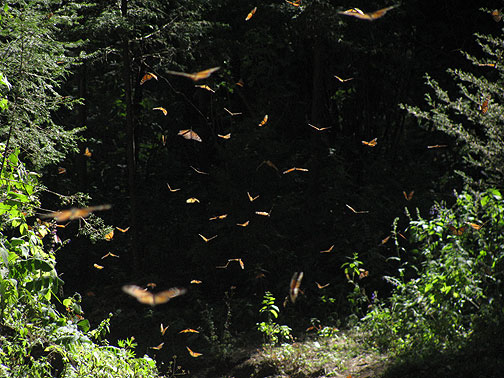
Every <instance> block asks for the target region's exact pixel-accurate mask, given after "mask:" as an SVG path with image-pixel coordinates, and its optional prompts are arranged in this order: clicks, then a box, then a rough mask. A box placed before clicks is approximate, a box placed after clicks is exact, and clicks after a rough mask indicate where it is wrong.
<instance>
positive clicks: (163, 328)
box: [160, 323, 170, 336]
mask: <svg viewBox="0 0 504 378" xmlns="http://www.w3.org/2000/svg"><path fill="white" fill-rule="evenodd" d="M169 326H170V325H167V326H166V327H163V323H161V326H160V330H161V336H164V334H165V333H166V330H167V329H168V327H169Z"/></svg>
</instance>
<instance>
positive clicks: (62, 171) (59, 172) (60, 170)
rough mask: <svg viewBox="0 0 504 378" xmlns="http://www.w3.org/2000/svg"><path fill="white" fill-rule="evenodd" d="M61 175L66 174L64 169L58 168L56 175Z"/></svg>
mask: <svg viewBox="0 0 504 378" xmlns="http://www.w3.org/2000/svg"><path fill="white" fill-rule="evenodd" d="M63 173H66V169H65V168H63V167H58V175H62V174H63Z"/></svg>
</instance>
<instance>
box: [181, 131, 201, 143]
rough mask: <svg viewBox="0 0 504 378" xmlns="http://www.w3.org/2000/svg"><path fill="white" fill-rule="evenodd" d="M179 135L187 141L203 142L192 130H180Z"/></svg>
mask: <svg viewBox="0 0 504 378" xmlns="http://www.w3.org/2000/svg"><path fill="white" fill-rule="evenodd" d="M177 135H180V136H182V137H183V138H185V139H189V140H190V139H192V140H195V141H196V142H202V140H201V138H200V136H199V135H198V134H196V133H195V132H194V131H192V130H190V129H187V130H179V132H178V134H177Z"/></svg>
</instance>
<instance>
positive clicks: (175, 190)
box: [166, 183, 180, 193]
mask: <svg viewBox="0 0 504 378" xmlns="http://www.w3.org/2000/svg"><path fill="white" fill-rule="evenodd" d="M166 185H167V186H168V189H170V192H172V193H173V192H178V191H179V190H180V188H177V189H172V187H171V186H170V184H168V183H166Z"/></svg>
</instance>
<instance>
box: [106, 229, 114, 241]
mask: <svg viewBox="0 0 504 378" xmlns="http://www.w3.org/2000/svg"><path fill="white" fill-rule="evenodd" d="M104 237H105V240H106V241H111V240H112V239H114V230H112V231H110V232H109V233H108V234H105V236H104Z"/></svg>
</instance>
